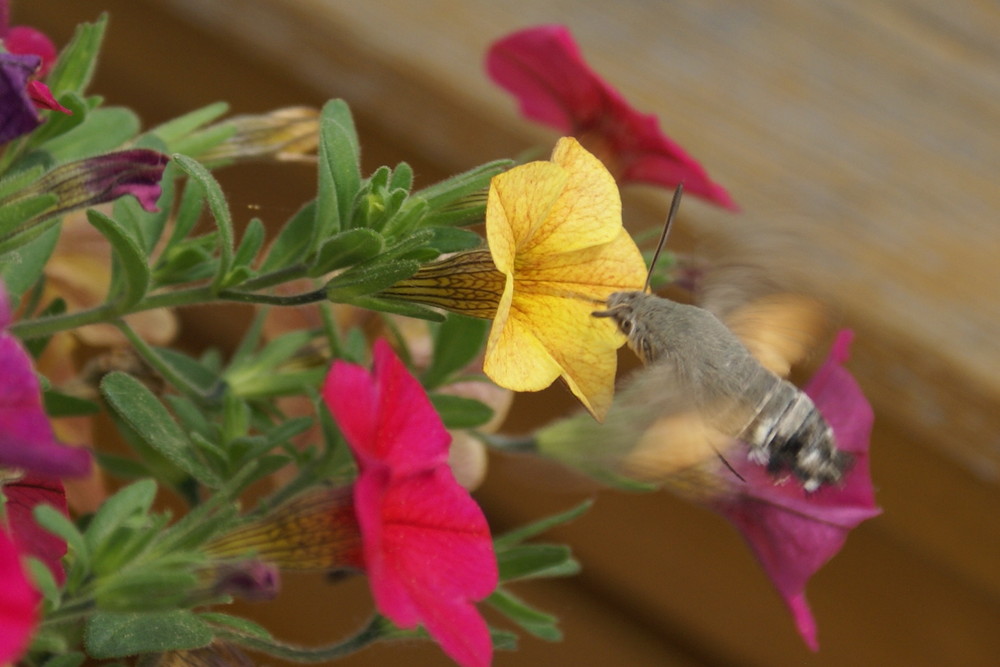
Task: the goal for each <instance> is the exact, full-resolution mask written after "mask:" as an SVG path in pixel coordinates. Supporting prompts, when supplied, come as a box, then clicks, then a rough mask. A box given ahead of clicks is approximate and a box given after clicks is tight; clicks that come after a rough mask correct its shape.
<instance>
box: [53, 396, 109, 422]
mask: <svg viewBox="0 0 1000 667" xmlns="http://www.w3.org/2000/svg"><path fill="white" fill-rule="evenodd" d="M42 400H43V401H44V402H45V414H47V415H48V416H49V417H52V418H55V417H86V416H88V415H95V414H97V413H98V412H100V411H101V406H99V405H98V404H97V403H94V402H93V401H88V400H87V399H85V398H79V397H77V396H71V395H69V394H64V393H62V392H59V391H56V390H54V389H49V390H47V391H46V392H45V393H44V394H43V395H42Z"/></svg>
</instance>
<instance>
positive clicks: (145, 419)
mask: <svg viewBox="0 0 1000 667" xmlns="http://www.w3.org/2000/svg"><path fill="white" fill-rule="evenodd" d="M101 393H102V394H103V395H104V398H105V399H106V400H107V401H108V403H109V404H110V405H111V407H112V408H113V409H114V410H115V412H116V413H118V415H119V416H121V418H122V419H124V420H125V422H126V423H127V424H128V425H129V426H130V427H131V428H132V429H133V430H134V431H135V432H136V434H138V435H139V437H141V438H142V440H143V441H144V442H145V443H146V444H147V445H149V446H150V447H152V448H153V449H155V450H156V451H158V452H159V453H160V454H162V455H163V456H164V457H165V458H166V459H168V460H169V461H171V462H172V463H173V464H174V465H176V466H177V467H179V468H180V469H181V470H183V471H184V472H186V473H188V474H189V475H191V476H192V477H194V478H195V479H197V480H198V481H199V482H201V483H202V484H204V485H206V486H208V487H210V488H216V487H218V486H219V485H220V484H221V480H220V479H219V477H218V475H216V474H215V472H213V471H212V470H211V469H210V468H208V467H207V466H206V465H205V464H204V463H202V462H201V461H200V460H198V459H197V458H196V456H195V455H194V447H193V445H192V443H191V441H190V440H189V439H188V438H187V436H186V435H185V434H184V432H183V431H182V430H181V428H180V427H179V426H178V425H177V422H175V421H174V419H173V417H171V416H170V413H169V412H167V409H166V408H165V407H163V404H162V403H160V401H159V399H157V398H156V396H154V395H153V392H151V391H150V390H149V389H147V388H146V386H145V385H144V384H142V383H141V382H139V381H138V380H136V379H135V378H133V377H132V376H130V375H127V374H125V373H121V372H117V371H116V372H113V373H109V374H108V375H106V376H104V379H103V380H102V381H101Z"/></svg>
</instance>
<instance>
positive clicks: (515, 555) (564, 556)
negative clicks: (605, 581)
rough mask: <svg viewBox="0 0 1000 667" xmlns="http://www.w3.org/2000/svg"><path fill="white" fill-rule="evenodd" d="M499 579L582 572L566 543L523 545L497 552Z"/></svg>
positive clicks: (556, 575)
mask: <svg viewBox="0 0 1000 667" xmlns="http://www.w3.org/2000/svg"><path fill="white" fill-rule="evenodd" d="M497 566H498V567H499V569H500V581H505V582H506V581H513V580H515V579H537V578H539V577H568V576H571V575H574V574H578V573H579V572H580V564H579V563H578V562H577V561H576V560H575V559H574V558H573V552H572V551H570V548H569V547H568V546H566V545H563V544H522V545H519V546H516V547H513V548H510V549H504V550H502V551H497Z"/></svg>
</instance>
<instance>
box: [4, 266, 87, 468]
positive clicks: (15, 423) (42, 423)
mask: <svg viewBox="0 0 1000 667" xmlns="http://www.w3.org/2000/svg"><path fill="white" fill-rule="evenodd" d="M8 324H10V309H9V308H8V306H7V293H6V291H5V290H4V289H3V285H2V284H0V371H2V374H3V382H0V466H7V467H12V468H24V469H26V470H29V471H32V472H35V473H37V474H39V475H44V476H49V477H80V476H83V475H86V474H87V473H88V472H89V471H90V452H88V451H87V450H85V449H80V448H77V447H67V446H65V445H61V444H59V443H58V442H56V440H55V437H54V436H53V434H52V427H51V426H50V425H49V420H48V417H47V416H46V415H45V411H44V410H43V409H42V396H41V392H40V390H39V386H38V378H37V377H35V371H34V369H33V368H32V364H31V358H30V357H29V356H28V353H27V352H26V351H25V350H24V348H23V347H21V344H20V342H18V340H17V338H15V337H14V336H12V335H11V334H9V333H7V331H6V329H7V325H8Z"/></svg>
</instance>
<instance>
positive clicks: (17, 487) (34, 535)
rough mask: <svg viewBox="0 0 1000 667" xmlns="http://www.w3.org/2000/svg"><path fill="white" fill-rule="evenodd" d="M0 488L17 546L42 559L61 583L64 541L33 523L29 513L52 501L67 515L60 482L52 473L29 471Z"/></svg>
mask: <svg viewBox="0 0 1000 667" xmlns="http://www.w3.org/2000/svg"><path fill="white" fill-rule="evenodd" d="M0 489H2V491H3V495H4V496H6V498H7V500H6V505H4V507H5V509H6V512H7V524H8V526H9V528H10V536H11V538H12V539H13V540H14V542H15V543H16V544H17V547H18V549H19V550H20V551H21V553H23V554H26V555H30V556H34V557H36V558H38V559H39V560H41V561H42V562H43V563H45V565H46V566H48V568H49V570H50V571H51V572H52V576H53V577H54V578H55V580H56V582H57V583H59V584H62V582H63V581H64V580H65V579H66V573H65V571H64V570H63V566H62V557H63V556H65V555H66V542H65V541H63V539H62V538H61V537H58V536H57V535H54V534H52V533H50V532H49V531H47V530H45V529H44V528H42V527H41V526H39V525H38V524H37V523H35V518H34V517H33V516H32V514H31V513H32V511H33V510H34V509H35V507H37V506H38V505H51V506H52V507H54V508H55V509H57V510H59V511H60V512H62V513H63V514H65V515H66V516H67V517H68V516H69V511H68V509H67V507H66V492H65V491H64V490H63V485H62V482H60V481H59V480H58V479H56V478H54V477H42V476H40V475H31V474H28V475H25V476H24V477H22V478H21V479H18V480H16V481H13V482H7V483H6V484H4V485H3V486H2V487H0Z"/></svg>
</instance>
